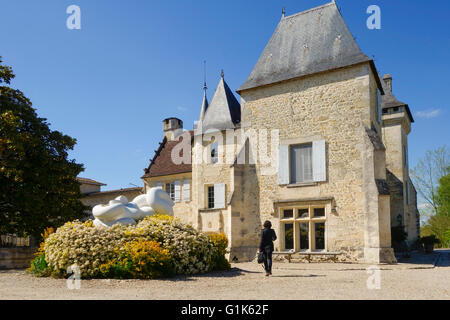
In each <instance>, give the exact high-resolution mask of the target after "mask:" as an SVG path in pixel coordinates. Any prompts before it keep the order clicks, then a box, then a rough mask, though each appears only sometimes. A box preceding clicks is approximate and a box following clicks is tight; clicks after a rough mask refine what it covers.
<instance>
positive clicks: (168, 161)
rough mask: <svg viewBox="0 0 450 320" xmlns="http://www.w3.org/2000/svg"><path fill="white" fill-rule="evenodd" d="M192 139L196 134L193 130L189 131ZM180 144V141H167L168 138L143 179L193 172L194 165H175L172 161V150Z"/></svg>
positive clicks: (162, 143)
mask: <svg viewBox="0 0 450 320" xmlns="http://www.w3.org/2000/svg"><path fill="white" fill-rule="evenodd" d="M189 133H190V135H191V137H192V136H193V134H194V131H193V130H190V131H189ZM178 143H179V141H177V140H175V141H167V139H166V138H164V139H163V141H162V142H161V143H160V146H159V148H158V150H156V151H155V156H154V157H153V159H152V160H151V161H150V165H149V166H148V168H147V169H145V171H144V172H145V173H144V175H143V177H142V178H149V177H160V176H166V175H171V174H177V173H184V172H192V163H189V164H186V163H182V164H175V163H173V161H172V150H173V148H174V147H175V146H176V145H177V144H178Z"/></svg>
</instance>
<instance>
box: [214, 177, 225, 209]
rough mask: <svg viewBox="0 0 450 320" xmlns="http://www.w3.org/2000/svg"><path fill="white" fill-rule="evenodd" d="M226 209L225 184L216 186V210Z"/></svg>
mask: <svg viewBox="0 0 450 320" xmlns="http://www.w3.org/2000/svg"><path fill="white" fill-rule="evenodd" d="M223 208H225V184H224V183H216V184H214V209H223Z"/></svg>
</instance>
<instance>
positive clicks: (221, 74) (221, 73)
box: [220, 69, 223, 79]
mask: <svg viewBox="0 0 450 320" xmlns="http://www.w3.org/2000/svg"><path fill="white" fill-rule="evenodd" d="M220 76H221V77H222V79H223V69H222V71H221V72H220Z"/></svg>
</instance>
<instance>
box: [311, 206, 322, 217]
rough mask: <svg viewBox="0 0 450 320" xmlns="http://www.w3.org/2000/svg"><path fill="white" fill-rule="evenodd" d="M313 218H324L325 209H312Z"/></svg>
mask: <svg viewBox="0 0 450 320" xmlns="http://www.w3.org/2000/svg"><path fill="white" fill-rule="evenodd" d="M313 217H314V218H318V217H325V208H314V215H313Z"/></svg>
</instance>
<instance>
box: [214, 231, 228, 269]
mask: <svg viewBox="0 0 450 320" xmlns="http://www.w3.org/2000/svg"><path fill="white" fill-rule="evenodd" d="M209 240H210V241H211V242H212V243H213V246H214V248H215V250H214V254H213V258H212V260H213V270H225V269H229V268H230V267H231V266H230V263H229V262H228V260H227V259H225V254H226V253H227V247H228V238H227V236H226V235H225V234H224V233H212V234H210V235H209Z"/></svg>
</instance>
